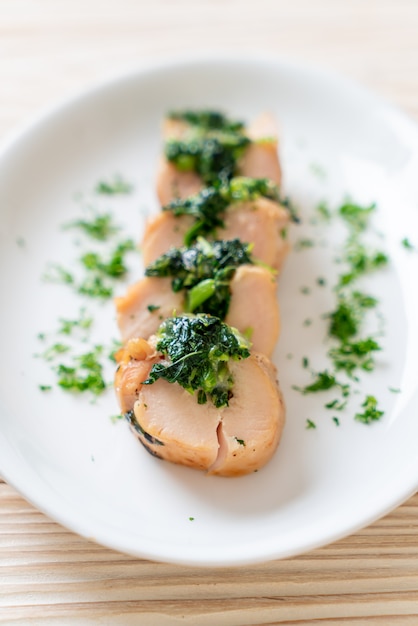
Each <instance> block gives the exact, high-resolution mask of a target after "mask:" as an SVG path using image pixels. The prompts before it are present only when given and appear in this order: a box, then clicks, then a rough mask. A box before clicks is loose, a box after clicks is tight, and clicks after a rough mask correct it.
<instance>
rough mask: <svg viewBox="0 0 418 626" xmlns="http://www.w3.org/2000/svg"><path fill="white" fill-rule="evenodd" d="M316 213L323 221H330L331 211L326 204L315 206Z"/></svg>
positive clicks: (321, 203)
mask: <svg viewBox="0 0 418 626" xmlns="http://www.w3.org/2000/svg"><path fill="white" fill-rule="evenodd" d="M316 212H317V213H318V215H319V217H321V218H322V219H323V220H326V221H329V220H330V219H331V215H332V214H331V210H330V208H329V206H328V205H327V203H326V202H320V203H319V204H318V205H317V206H316Z"/></svg>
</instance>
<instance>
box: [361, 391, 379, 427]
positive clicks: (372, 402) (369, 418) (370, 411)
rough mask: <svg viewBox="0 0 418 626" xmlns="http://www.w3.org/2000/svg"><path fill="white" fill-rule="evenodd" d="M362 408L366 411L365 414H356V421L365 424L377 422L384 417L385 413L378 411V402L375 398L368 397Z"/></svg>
mask: <svg viewBox="0 0 418 626" xmlns="http://www.w3.org/2000/svg"><path fill="white" fill-rule="evenodd" d="M361 406H362V408H363V409H364V411H363V413H356V415H355V419H356V420H358V421H359V422H362V423H363V424H371V423H372V422H376V421H378V420H380V418H381V417H382V416H383V415H384V411H379V410H378V408H377V400H376V398H375V397H374V396H366V399H365V400H364V402H363V404H362V405H361Z"/></svg>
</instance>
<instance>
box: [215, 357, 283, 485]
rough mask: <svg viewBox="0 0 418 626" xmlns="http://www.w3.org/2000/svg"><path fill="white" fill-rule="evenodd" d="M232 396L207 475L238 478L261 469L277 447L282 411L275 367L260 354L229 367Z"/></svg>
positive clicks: (280, 430)
mask: <svg viewBox="0 0 418 626" xmlns="http://www.w3.org/2000/svg"><path fill="white" fill-rule="evenodd" d="M230 369H231V373H232V375H233V377H234V395H233V397H232V398H231V400H230V401H229V407H226V408H225V409H223V411H222V419H221V421H220V424H219V427H218V440H219V451H218V456H217V459H216V461H215V463H214V464H213V465H212V466H211V467H210V468H209V473H210V474H218V475H219V476H239V475H241V474H249V473H250V472H254V471H255V470H258V469H260V467H263V466H264V465H265V464H266V463H267V462H268V461H269V460H270V459H271V457H272V456H273V454H274V452H275V451H276V448H277V446H278V444H279V441H280V437H281V434H282V431H283V426H284V422H285V408H284V402H283V398H282V395H281V393H280V391H279V390H278V386H277V382H276V368H275V367H274V365H273V364H272V363H271V361H269V360H268V359H267V357H265V356H264V355H262V354H257V353H253V355H252V356H251V357H250V358H248V359H246V360H245V361H240V362H234V363H231V365H230Z"/></svg>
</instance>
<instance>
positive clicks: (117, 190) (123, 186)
mask: <svg viewBox="0 0 418 626" xmlns="http://www.w3.org/2000/svg"><path fill="white" fill-rule="evenodd" d="M132 189H133V186H132V185H131V184H130V183H128V182H127V181H125V180H123V178H121V177H120V176H115V178H114V179H113V180H111V181H100V182H99V183H97V185H96V189H95V191H96V193H98V194H102V195H106V196H115V195H122V194H128V193H131V191H132Z"/></svg>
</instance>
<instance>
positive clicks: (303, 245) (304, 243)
mask: <svg viewBox="0 0 418 626" xmlns="http://www.w3.org/2000/svg"><path fill="white" fill-rule="evenodd" d="M314 246H315V242H314V240H313V239H299V240H298V241H297V242H296V243H295V246H294V249H295V250H296V251H299V250H306V249H307V248H313V247H314Z"/></svg>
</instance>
